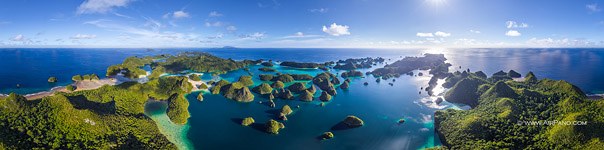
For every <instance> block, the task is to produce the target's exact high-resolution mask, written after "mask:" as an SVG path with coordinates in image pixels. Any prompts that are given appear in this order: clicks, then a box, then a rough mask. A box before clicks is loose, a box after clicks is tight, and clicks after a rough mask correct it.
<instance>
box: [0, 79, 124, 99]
mask: <svg viewBox="0 0 604 150" xmlns="http://www.w3.org/2000/svg"><path fill="white" fill-rule="evenodd" d="M123 82H126V81H119V80H118V79H116V78H113V77H108V78H104V79H100V80H88V81H77V82H75V83H71V84H68V85H72V86H75V87H76V89H75V90H74V91H68V90H67V89H66V86H67V85H65V86H55V87H52V88H50V89H49V90H47V91H41V92H35V93H28V94H24V95H23V97H25V98H26V99H27V100H35V99H41V98H44V97H47V96H53V95H54V94H55V93H56V92H66V93H70V92H77V91H85V90H94V89H98V88H100V87H102V86H104V85H110V86H113V85H117V84H120V83H123ZM8 96H9V94H0V98H6V97H8Z"/></svg>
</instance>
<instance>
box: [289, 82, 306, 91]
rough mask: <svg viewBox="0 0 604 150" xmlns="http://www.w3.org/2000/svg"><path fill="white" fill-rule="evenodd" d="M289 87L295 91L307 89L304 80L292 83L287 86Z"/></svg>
mask: <svg viewBox="0 0 604 150" xmlns="http://www.w3.org/2000/svg"><path fill="white" fill-rule="evenodd" d="M287 89H288V90H290V91H292V92H294V93H299V92H302V91H304V90H306V86H305V85H304V83H302V82H296V83H294V84H292V85H290V86H289V87H287Z"/></svg>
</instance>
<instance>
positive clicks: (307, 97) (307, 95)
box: [300, 90, 313, 102]
mask: <svg viewBox="0 0 604 150" xmlns="http://www.w3.org/2000/svg"><path fill="white" fill-rule="evenodd" d="M312 99H313V93H311V92H310V91H308V90H305V91H304V92H303V93H301V94H300V100H301V101H306V102H310V101H312Z"/></svg>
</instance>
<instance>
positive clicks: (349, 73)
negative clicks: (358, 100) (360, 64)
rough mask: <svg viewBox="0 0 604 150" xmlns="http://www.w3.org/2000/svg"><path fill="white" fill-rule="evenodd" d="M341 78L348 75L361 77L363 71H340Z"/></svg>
mask: <svg viewBox="0 0 604 150" xmlns="http://www.w3.org/2000/svg"><path fill="white" fill-rule="evenodd" d="M340 76H342V78H348V77H362V76H363V73H362V72H360V71H356V70H350V71H346V72H342V75H340Z"/></svg>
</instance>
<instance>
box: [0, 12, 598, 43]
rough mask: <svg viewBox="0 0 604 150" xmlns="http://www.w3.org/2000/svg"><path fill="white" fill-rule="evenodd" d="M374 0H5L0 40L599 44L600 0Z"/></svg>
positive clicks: (63, 41) (10, 41) (70, 41)
mask: <svg viewBox="0 0 604 150" xmlns="http://www.w3.org/2000/svg"><path fill="white" fill-rule="evenodd" d="M376 2H377V1H376V0H352V1H345V0H335V1H328V2H326V1H319V0H310V1H303V2H289V1H283V0H274V1H265V0H257V1H238V2H229V1H206V0H202V1H180V0H176V1H169V2H167V1H161V0H148V1H144V2H142V1H138V0H84V1H58V2H46V1H43V2H30V1H6V2H2V3H3V5H0V8H2V9H0V11H4V12H3V13H0V31H2V32H0V37H3V38H0V47H138V48H144V47H158V48H159V47H223V46H236V47H300V48H304V47H326V48H330V47H332V48H338V47H358V48H430V47H452V48H458V47H460V48H464V47H485V48H489V47H604V37H603V36H600V35H601V34H602V33H603V32H604V20H603V19H602V18H603V17H604V12H602V8H601V5H602V4H601V3H600V2H581V1H546V0H537V1H531V2H526V1H521V0H511V1H505V2H502V3H497V4H495V3H492V2H488V1H486V2H485V1H479V0H470V1H452V0H442V4H439V5H436V4H433V3H425V2H423V1H421V0H417V1H415V0H414V1H396V0H386V1H380V3H376ZM536 6H539V7H540V8H541V10H539V11H534V7H536ZM561 7H564V8H565V9H560V8H561ZM411 8H413V9H411ZM33 10H35V11H33ZM16 11H19V12H22V13H11V12H16ZM527 11H530V12H532V13H524V12H527ZM504 12H505V13H504ZM485 14H486V15H485ZM460 18H463V19H460Z"/></svg>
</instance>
